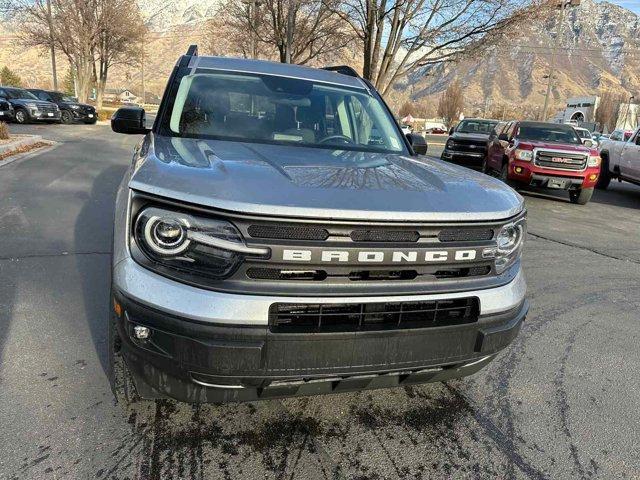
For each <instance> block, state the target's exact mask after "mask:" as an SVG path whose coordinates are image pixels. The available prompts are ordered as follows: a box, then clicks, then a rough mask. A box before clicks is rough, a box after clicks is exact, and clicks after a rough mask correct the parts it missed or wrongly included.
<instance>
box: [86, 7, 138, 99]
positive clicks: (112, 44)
mask: <svg viewBox="0 0 640 480" xmlns="http://www.w3.org/2000/svg"><path fill="white" fill-rule="evenodd" d="M96 23H97V27H98V28H97V32H96V37H95V43H94V45H93V57H94V60H95V61H94V63H93V78H94V81H95V83H96V107H97V108H99V109H100V108H102V98H103V95H104V90H105V87H106V85H107V77H108V74H109V69H110V68H111V67H113V66H114V65H118V64H120V65H137V64H138V63H139V62H140V58H141V55H142V49H143V43H144V36H145V33H146V27H145V26H144V24H143V22H142V17H141V15H140V11H139V10H138V6H137V4H136V3H134V2H131V1H130V0H96ZM143 101H144V100H143Z"/></svg>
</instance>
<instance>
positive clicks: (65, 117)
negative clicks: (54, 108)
mask: <svg viewBox="0 0 640 480" xmlns="http://www.w3.org/2000/svg"><path fill="white" fill-rule="evenodd" d="M60 121H61V122H62V123H64V124H65V125H68V124H70V123H72V122H73V114H72V113H71V112H70V111H69V110H62V112H60Z"/></svg>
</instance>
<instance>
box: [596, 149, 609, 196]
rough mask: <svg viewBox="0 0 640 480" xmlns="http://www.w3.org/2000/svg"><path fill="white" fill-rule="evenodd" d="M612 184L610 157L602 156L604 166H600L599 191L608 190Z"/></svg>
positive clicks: (597, 185)
mask: <svg viewBox="0 0 640 480" xmlns="http://www.w3.org/2000/svg"><path fill="white" fill-rule="evenodd" d="M610 183H611V172H610V171H609V156H608V155H606V154H605V155H603V156H602V165H600V176H599V177H598V183H596V188H597V189H598V190H606V189H607V188H608V187H609V184H610Z"/></svg>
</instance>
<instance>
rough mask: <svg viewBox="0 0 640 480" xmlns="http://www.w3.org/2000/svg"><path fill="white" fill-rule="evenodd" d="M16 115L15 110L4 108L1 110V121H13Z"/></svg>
mask: <svg viewBox="0 0 640 480" xmlns="http://www.w3.org/2000/svg"><path fill="white" fill-rule="evenodd" d="M15 118H16V115H15V112H14V111H13V110H2V111H0V122H6V121H13V120H15Z"/></svg>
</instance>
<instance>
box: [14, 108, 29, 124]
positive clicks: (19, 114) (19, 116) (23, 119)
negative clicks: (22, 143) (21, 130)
mask: <svg viewBox="0 0 640 480" xmlns="http://www.w3.org/2000/svg"><path fill="white" fill-rule="evenodd" d="M15 118H16V123H19V124H20V125H24V124H25V123H29V114H28V113H27V111H26V110H25V109H24V108H18V109H16V117H15Z"/></svg>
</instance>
